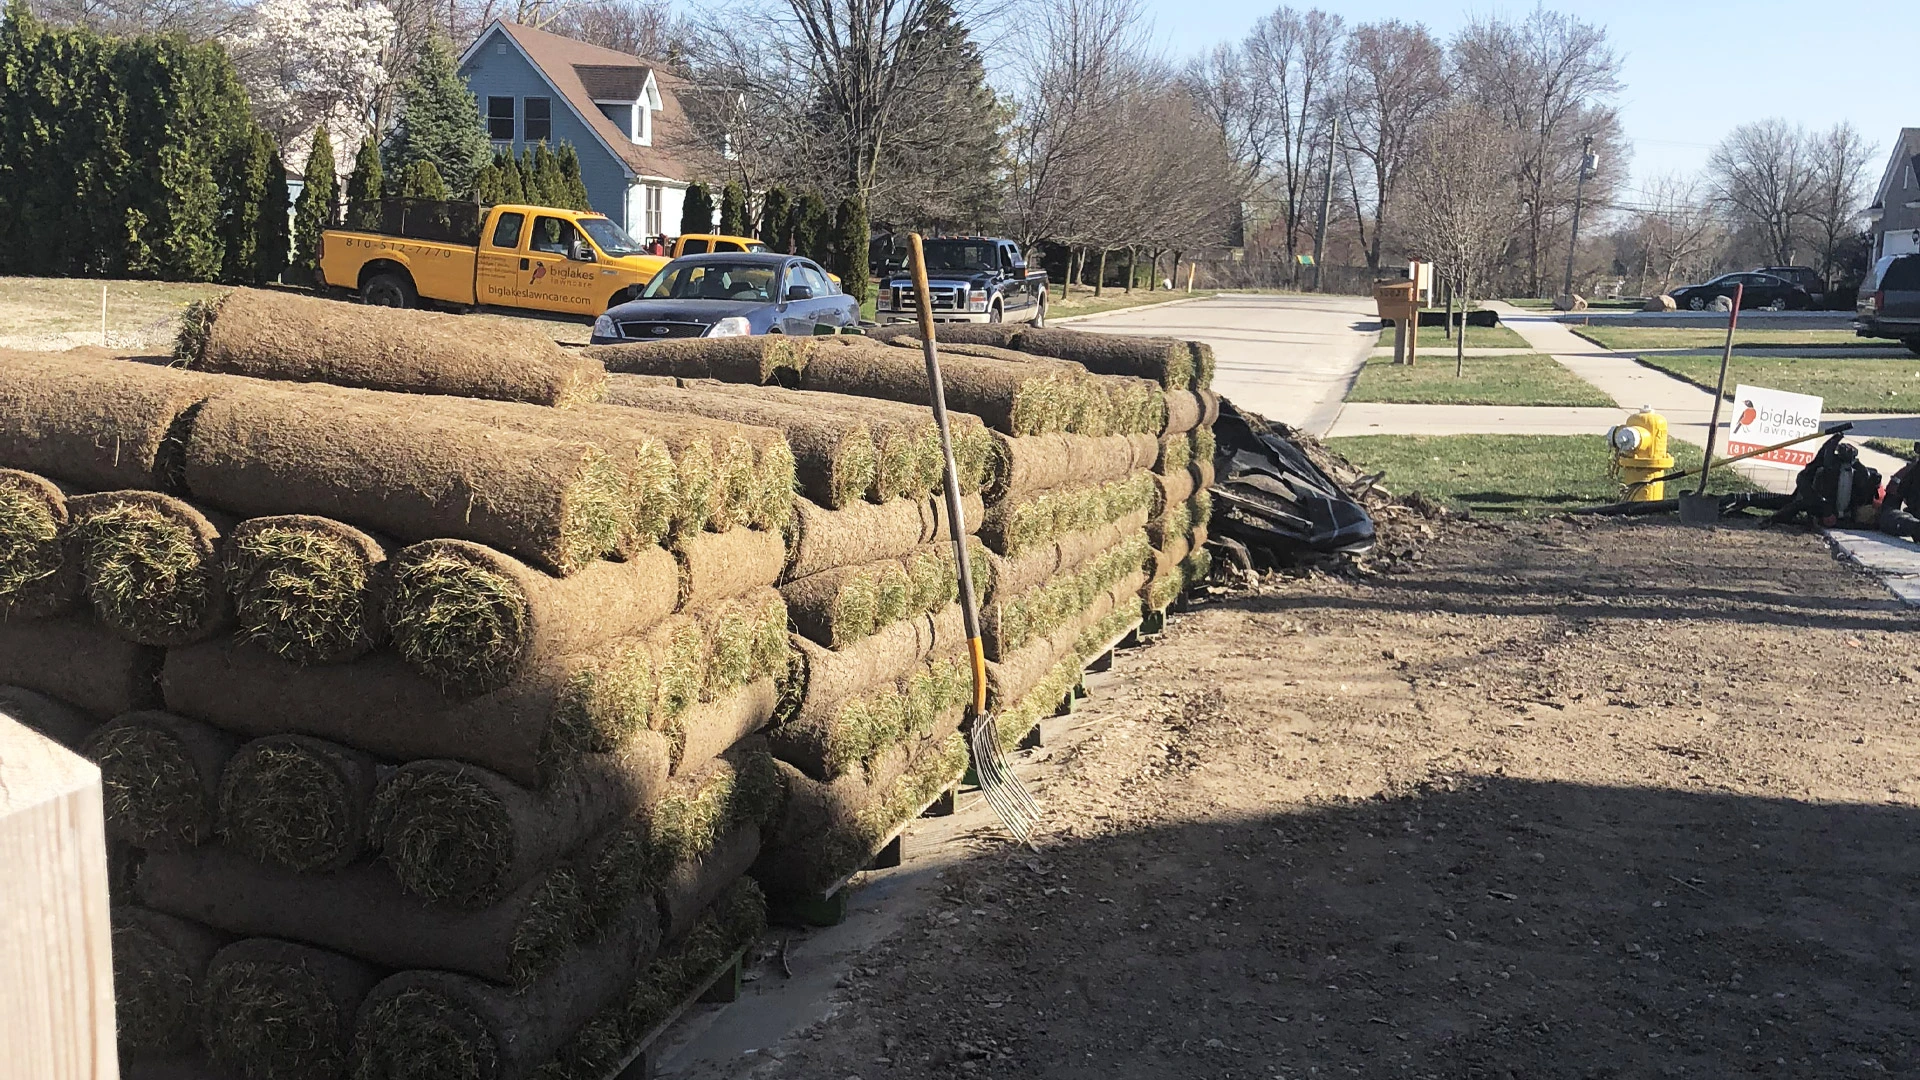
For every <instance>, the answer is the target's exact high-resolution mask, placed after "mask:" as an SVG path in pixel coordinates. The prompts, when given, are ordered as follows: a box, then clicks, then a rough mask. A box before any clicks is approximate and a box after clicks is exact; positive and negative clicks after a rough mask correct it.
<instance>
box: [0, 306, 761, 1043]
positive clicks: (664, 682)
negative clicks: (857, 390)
mask: <svg viewBox="0 0 1920 1080" xmlns="http://www.w3.org/2000/svg"><path fill="white" fill-rule="evenodd" d="M272 299H273V301H274V303H273V304H271V305H267V306H264V307H256V306H254V303H255V302H254V300H253V299H252V298H251V294H246V293H236V294H230V296H229V299H227V300H226V301H224V302H222V303H221V304H219V305H217V306H213V307H210V308H207V309H202V310H196V311H195V312H194V313H193V315H192V316H191V317H190V319H189V327H190V332H189V334H188V335H186V337H185V339H184V340H183V343H182V353H183V356H182V359H184V360H185V362H186V367H187V370H178V369H173V368H166V367H159V366H153V365H148V364H142V363H134V362H128V361H117V360H101V359H93V358H86V359H79V358H74V357H70V356H64V355H11V356H8V357H7V358H6V363H5V364H3V365H0V707H4V708H5V709H6V711H7V712H8V714H9V715H14V716H19V717H21V718H22V719H23V720H25V721H27V722H28V723H30V724H32V725H33V726H35V727H38V728H40V729H41V730H43V731H45V732H46V733H48V734H49V735H50V736H51V737H53V738H56V739H58V740H61V741H63V742H65V743H67V744H68V745H72V746H75V747H76V748H78V749H79V750H80V751H81V752H82V753H85V754H87V755H88V756H89V757H91V758H92V759H93V760H94V761H95V762H97V763H98V764H99V765H100V768H101V770H102V778H103V788H104V793H105V799H106V810H107V820H108V830H109V834H110V839H111V841H112V843H113V845H114V851H115V858H114V860H113V867H114V869H115V873H114V876H113V887H114V890H115V892H114V902H115V905H116V907H115V912H114V934H113V945H114V962H115V968H116V979H115V984H116V985H115V990H116V997H117V1006H118V1014H119V1017H120V1039H121V1043H122V1051H123V1056H124V1058H125V1059H126V1060H127V1061H128V1062H129V1063H132V1064H133V1066H134V1067H135V1069H136V1071H137V1069H138V1068H139V1067H140V1066H142V1065H153V1066H167V1067H172V1068H177V1069H180V1070H183V1074H185V1075H206V1076H213V1075H232V1076H241V1077H248V1078H255V1077H283V1076H294V1075H298V1076H302V1077H314V1078H326V1077H341V1078H344V1077H348V1076H355V1077H369V1078H372V1077H417V1076H428V1075H432V1076H448V1077H467V1076H472V1077H489V1078H494V1080H513V1078H518V1077H533V1076H540V1077H548V1078H567V1077H589V1076H598V1075H602V1073H600V1072H595V1071H594V1070H595V1069H596V1068H598V1067H599V1065H600V1064H601V1063H603V1062H604V1061H605V1060H606V1059H608V1058H609V1057H610V1056H611V1057H613V1058H615V1059H617V1058H618V1057H619V1056H622V1055H624V1053H625V1052H626V1050H627V1049H628V1048H630V1047H631V1046H632V1045H634V1043H635V1042H636V1041H637V1040H638V1039H639V1038H640V1037H641V1036H642V1035H644V1034H645V1032H646V1029H647V1028H648V1027H649V1026H651V1025H652V1024H653V1023H655V1022H657V1021H658V1019H659V1018H660V1017H661V1016H662V1015H664V1014H665V1013H666V1012H667V1011H669V1010H671V1009H672V1008H673V1007H674V1006H676V1005H677V1004H678V1003H679V1002H680V1001H681V1000H682V999H683V998H684V997H685V996H686V994H687V992H688V991H689V989H690V988H691V987H692V986H693V985H694V984H695V983H697V982H699V981H700V980H701V979H702V978H703V977H704V976H706V975H708V974H711V972H712V971H713V969H714V967H715V965H716V964H718V963H719V962H721V961H722V960H724V959H725V958H726V957H727V956H729V955H731V954H732V952H733V951H734V950H736V949H738V948H739V947H741V945H742V943H743V942H744V941H745V940H747V939H749V938H751V937H752V936H753V935H754V934H756V933H757V932H758V928H759V925H760V922H761V920H762V919H763V918H764V900H763V899H762V897H761V893H760V891H759V889H758V886H757V885H755V884H754V883H753V882H752V880H751V879H750V878H748V877H747V876H746V872H747V870H748V868H749V867H750V866H751V865H752V864H753V863H754V862H755V861H756V860H757V859H758V858H759V857H760V854H761V849H762V847H763V840H762V837H763V835H765V834H766V833H767V832H768V831H769V830H770V829H771V828H772V827H775V826H777V825H778V824H779V822H780V820H781V818H782V808H783V804H784V796H785V792H784V786H783V782H782V775H781V773H780V771H779V769H778V767H777V766H776V764H775V762H774V759H773V757H772V756H771V754H770V752H769V750H768V744H767V738H766V736H765V734H764V733H763V729H764V728H765V727H766V726H767V725H768V723H769V722H770V720H771V719H772V718H773V716H774V713H775V710H776V708H777V706H778V704H779V702H780V701H781V698H782V689H783V687H784V686H785V684H786V680H787V679H788V678H789V672H790V671H791V670H792V667H793V663H792V658H791V650H790V645H789V640H788V633H787V629H788V616H787V610H786V603H785V600H784V599H783V597H782V596H781V594H780V593H779V591H778V590H777V589H776V588H775V587H774V586H775V585H776V583H777V582H778V581H779V580H780V578H781V575H782V574H783V572H784V571H785V569H786V567H787V566H788V563H789V558H788V554H789V553H788V543H787V538H788V537H789V536H790V535H793V530H794V529H795V520H794V505H795V501H794V497H793V494H792V492H793V489H794V485H795V481H796V478H795V457H794V454H793V452H792V448H791V446H790V445H789V444H788V442H787V440H786V438H785V437H784V436H783V435H782V433H781V432H780V431H778V430H775V429H772V428H768V427H765V426H760V425H754V424H746V423H738V422H732V421H727V420H724V419H705V418H696V417H692V416H684V417H682V416H674V417H661V416H652V415H646V414H642V413H639V412H638V411H636V410H631V409H627V408H624V407H617V406H612V405H603V404H599V403H598V402H600V400H601V399H603V398H604V397H605V395H606V379H605V376H604V373H603V372H601V369H600V368H599V366H598V365H597V364H594V363H592V362H590V361H581V360H579V359H577V358H573V357H566V356H562V357H560V358H559V359H558V360H557V361H556V360H555V358H554V357H553V356H552V355H551V354H550V353H547V352H546V351H545V350H542V349H539V348H534V347H523V346H522V345H520V344H518V343H516V342H513V341H508V340H493V339H487V338H483V339H481V340H479V341H476V342H474V343H472V344H471V346H470V347H469V346H463V345H462V343H461V341H460V340H459V339H458V337H457V335H447V334H438V330H437V328H438V326H439V322H438V320H434V319H431V318H428V317H425V316H422V317H421V320H422V321H421V322H420V323H419V324H418V326H420V327H425V329H418V328H416V324H415V323H414V321H413V317H414V315H415V314H416V313H399V314H396V313H393V312H383V311H378V310H377V309H363V308H356V307H350V306H347V305H341V304H334V303H329V302H322V301H309V300H300V299H298V298H294V299H291V300H289V299H288V298H282V297H274V298H272ZM263 311H264V312H266V314H262V312H263ZM241 315H244V316H245V318H241V317H240V316H241ZM230 318H231V319H232V322H229V321H228V320H229V319H230ZM303 324H304V325H308V326H309V327H310V329H311V332H303V330H302V326H303ZM267 328H271V330H272V333H269V330H268V329H267ZM416 337H417V338H418V344H419V347H417V348H415V347H410V345H411V344H412V343H414V339H415V338H416ZM256 338H260V339H262V340H255V339H256ZM547 344H549V345H550V343H547ZM303 350H304V351H303ZM542 365H546V366H548V367H549V368H550V370H547V371H546V374H545V375H543V376H540V377H538V378H536V377H534V375H533V374H532V372H533V370H534V369H535V368H539V367H541V366H542ZM232 372H241V374H234V373H232ZM319 380H333V381H332V382H328V381H319ZM346 383H353V384H357V385H352V386H349V385H341V384H346ZM367 387H377V388H378V389H368V388H367Z"/></svg>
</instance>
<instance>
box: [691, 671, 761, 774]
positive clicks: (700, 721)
mask: <svg viewBox="0 0 1920 1080" xmlns="http://www.w3.org/2000/svg"><path fill="white" fill-rule="evenodd" d="M779 697H780V695H779V690H778V688H777V687H776V686H775V685H774V681H773V678H772V677H771V676H762V677H760V678H758V679H755V680H753V681H752V682H750V683H747V684H746V685H744V686H740V687H736V688H734V689H732V690H728V691H726V692H724V693H722V694H719V695H717V696H716V697H715V698H714V699H713V700H712V701H704V702H701V703H700V704H698V705H694V706H692V707H691V708H689V709H687V711H686V712H684V713H682V714H680V716H678V717H676V718H675V719H674V720H673V722H672V723H671V724H670V725H669V726H668V728H667V737H668V739H670V740H671V742H672V761H673V773H674V775H675V776H681V775H685V774H688V773H693V772H697V771H699V770H700V769H701V768H702V767H704V766H705V765H706V764H707V763H708V762H710V761H712V760H713V759H714V758H716V757H718V756H720V755H721V754H722V753H724V752H725V751H726V750H727V748H728V747H730V746H733V745H735V744H736V743H738V742H739V741H740V740H741V739H744V738H746V737H747V736H749V735H752V734H754V733H755V732H757V731H759V730H760V729H762V728H764V727H766V726H767V723H768V722H769V721H771V720H772V719H773V711H774V707H775V705H776V704H778V702H779Z"/></svg>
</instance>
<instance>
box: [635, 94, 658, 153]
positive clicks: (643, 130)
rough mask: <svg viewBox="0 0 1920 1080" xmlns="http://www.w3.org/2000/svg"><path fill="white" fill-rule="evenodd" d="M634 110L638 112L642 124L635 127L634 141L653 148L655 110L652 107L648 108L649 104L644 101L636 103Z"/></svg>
mask: <svg viewBox="0 0 1920 1080" xmlns="http://www.w3.org/2000/svg"><path fill="white" fill-rule="evenodd" d="M634 108H635V109H636V110H638V114H639V117H640V122H639V123H638V124H636V125H634V128H633V141H634V142H637V143H639V144H640V145H641V146H652V145H653V109H652V108H651V107H650V106H648V104H647V103H646V102H645V101H644V100H643V101H639V102H636V103H635V104H634Z"/></svg>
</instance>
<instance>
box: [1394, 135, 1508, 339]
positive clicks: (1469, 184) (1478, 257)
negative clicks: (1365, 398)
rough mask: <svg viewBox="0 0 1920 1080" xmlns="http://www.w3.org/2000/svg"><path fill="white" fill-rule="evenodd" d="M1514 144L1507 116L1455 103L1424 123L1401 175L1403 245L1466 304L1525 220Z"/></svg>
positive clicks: (1491, 273) (1482, 285)
mask: <svg viewBox="0 0 1920 1080" xmlns="http://www.w3.org/2000/svg"><path fill="white" fill-rule="evenodd" d="M1513 143H1514V138H1513V132H1512V130H1511V129H1510V128H1509V127H1508V126H1507V124H1506V121H1505V119H1504V118H1502V117H1500V116H1498V115H1496V114H1495V113H1494V112H1492V111H1491V110H1489V109H1487V108H1485V107H1484V106H1480V105H1478V104H1475V103H1472V102H1466V101H1462V102H1457V103H1455V104H1453V105H1449V106H1448V107H1447V108H1445V109H1443V110H1442V111H1440V112H1439V113H1437V114H1435V115H1434V116H1433V117H1432V118H1431V119H1430V120H1429V121H1428V122H1427V123H1426V124H1424V125H1423V126H1422V127H1421V129H1420V132H1419V134H1418V135H1417V136H1416V142H1415V144H1414V146H1413V147H1412V153H1411V154H1410V155H1409V159H1408V161H1407V164H1406V168H1405V171H1404V173H1403V174H1402V177H1401V182H1402V184H1403V185H1404V187H1403V191H1404V194H1405V196H1406V197H1405V198H1404V199H1403V200H1401V202H1400V203H1399V211H1398V217H1399V220H1400V221H1401V223H1402V224H1401V228H1403V229H1404V230H1405V234H1406V242H1407V247H1408V250H1409V251H1411V252H1412V253H1413V254H1415V255H1417V256H1420V257H1422V258H1426V259H1429V260H1431V261H1432V262H1433V264H1434V270H1435V272H1436V273H1437V274H1439V275H1440V276H1441V278H1442V279H1443V280H1446V281H1450V282H1452V284H1453V286H1454V294H1455V295H1456V296H1458V297H1460V298H1461V302H1462V303H1463V304H1464V303H1465V302H1466V301H1467V300H1468V299H1469V298H1471V297H1473V296H1475V295H1483V293H1482V290H1483V289H1485V288H1486V287H1487V286H1489V285H1490V284H1491V283H1492V281H1493V279H1494V275H1495V272H1496V269H1497V267H1498V265H1499V262H1500V260H1501V258H1502V256H1503V255H1504V254H1505V252H1506V250H1507V246H1508V244H1509V243H1510V242H1511V240H1512V238H1513V236H1514V233H1515V231H1516V229H1517V228H1518V227H1520V226H1522V225H1523V223H1524V221H1525V216H1526V208H1525V200H1524V190H1523V188H1522V187H1521V184H1520V181H1519V178H1518V177H1516V176H1515V175H1514V171H1513V157H1514V152H1515V151H1514V145H1513ZM1463 336H1464V335H1463ZM1459 355H1460V354H1458V353H1456V357H1457V356H1459ZM1455 364H1456V368H1455V372H1456V374H1457V373H1458V370H1459V368H1458V365H1459V364H1460V361H1459V360H1458V359H1456V361H1455Z"/></svg>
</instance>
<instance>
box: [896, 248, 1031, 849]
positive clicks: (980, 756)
mask: <svg viewBox="0 0 1920 1080" xmlns="http://www.w3.org/2000/svg"><path fill="white" fill-rule="evenodd" d="M907 262H908V265H909V266H910V267H911V269H912V271H913V298H914V306H916V307H917V308H919V309H920V347H921V348H922V349H923V350H924V351H925V352H926V356H927V384H928V387H929V389H930V391H931V393H930V394H929V395H928V396H929V397H930V398H931V399H932V401H933V421H934V423H935V424H937V425H938V426H939V428H940V453H941V455H942V456H943V457H944V458H945V460H946V484H945V488H946V499H947V524H948V527H949V528H950V529H951V531H952V533H953V561H954V565H955V566H956V567H958V568H959V572H960V613H961V615H962V616H963V617H964V618H965V619H966V627H967V652H968V653H969V655H970V656H971V657H972V660H973V725H972V727H971V728H970V729H969V731H968V740H967V741H968V745H969V748H970V749H971V751H972V753H973V775H974V777H975V778H976V779H978V780H979V781H980V793H981V794H982V795H985V796H986V799H987V804H988V805H990V806H992V807H993V812H994V813H995V814H997V815H999V817H1000V823H1001V824H1002V825H1005V826H1006V827H1007V831H1008V832H1010V833H1012V834H1013V835H1014V837H1015V838H1016V839H1018V840H1019V841H1020V842H1021V843H1023V844H1027V845H1031V844H1032V843H1033V827H1034V825H1035V824H1037V823H1038V822H1039V820H1040V807H1039V806H1038V805H1037V804H1035V803H1034V801H1033V796H1032V795H1029V794H1028V793H1027V788H1026V785H1024V784H1022V783H1021V782H1020V778H1019V777H1018V776H1015V775H1014V774H1013V769H1012V767H1011V766H1009V765H1008V764H1007V758H1006V755H1005V753H1004V752H1003V751H1002V750H1001V749H1000V730H999V728H998V726H997V725H995V724H994V722H993V714H992V713H991V712H988V711H987V653H986V648H985V647H984V646H983V645H982V644H981V640H980V612H979V610H978V609H977V608H976V607H975V606H974V598H973V568H972V566H971V565H969V563H968V561H967V522H966V511H965V509H964V508H963V507H962V506H961V505H960V471H959V469H957V468H956V467H955V466H954V464H953V437H952V435H951V433H950V432H949V431H948V428H947V390H946V385H945V384H944V383H943V382H941V379H940V354H939V352H938V350H937V349H936V348H935V346H934V336H933V296H932V294H931V292H930V291H929V290H928V288H927V260H926V255H925V253H924V252H923V251H922V250H921V247H920V234H919V233H911V234H909V235H908V237H907Z"/></svg>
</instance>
